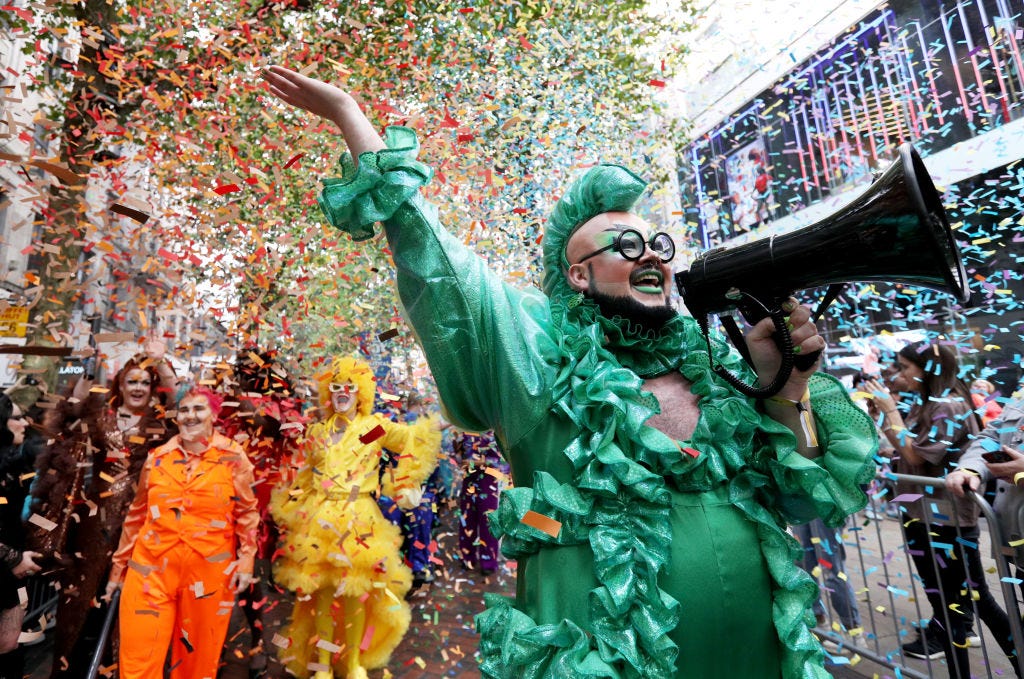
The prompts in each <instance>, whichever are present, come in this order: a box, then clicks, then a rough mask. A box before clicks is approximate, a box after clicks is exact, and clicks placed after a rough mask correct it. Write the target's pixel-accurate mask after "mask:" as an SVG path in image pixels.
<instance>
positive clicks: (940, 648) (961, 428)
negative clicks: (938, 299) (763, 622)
mask: <svg viewBox="0 0 1024 679" xmlns="http://www.w3.org/2000/svg"><path fill="white" fill-rule="evenodd" d="M897 362H898V364H899V373H898V374H897V375H896V376H895V378H894V379H893V387H894V388H895V389H897V390H898V391H899V392H901V393H902V394H903V395H905V396H906V399H905V401H906V404H905V406H904V407H905V408H906V413H905V414H904V413H903V412H901V410H900V408H899V407H898V406H897V403H896V401H895V399H894V398H893V396H892V395H891V394H890V393H889V390H888V389H887V388H886V387H885V386H883V385H882V384H881V383H879V382H878V381H876V380H868V381H867V382H866V383H865V386H866V389H867V391H868V393H869V394H871V395H872V397H873V399H874V401H875V404H874V405H875V407H877V408H878V409H879V410H880V411H881V413H882V415H883V419H882V421H883V424H882V431H883V433H884V434H885V436H886V438H888V439H889V442H890V443H892V445H893V447H894V448H895V452H894V460H895V465H894V469H895V471H896V472H897V473H899V474H910V475H915V476H933V477H935V478H942V477H943V476H945V475H946V473H947V471H948V470H949V469H950V468H952V467H953V466H955V465H956V464H957V463H959V462H960V461H961V455H962V454H963V451H964V450H966V449H967V447H968V445H969V444H970V443H971V440H972V438H973V437H974V436H975V435H976V434H977V433H978V432H979V431H980V429H981V427H980V421H979V418H978V416H977V414H976V413H975V412H974V410H973V404H972V402H971V392H970V390H969V389H968V387H967V385H966V384H964V382H963V381H962V380H961V379H960V378H959V377H957V372H958V365H957V359H956V353H955V352H954V350H953V349H951V348H950V347H949V346H947V344H945V343H943V342H940V341H938V340H932V341H923V342H915V343H913V344H909V345H907V346H905V347H903V348H902V349H900V351H899V353H898V354H897ZM1022 469H1024V465H1022ZM961 485H962V484H961ZM896 492H897V493H898V494H916V493H920V492H921V486H918V485H911V484H906V483H897V486H896ZM943 495H944V493H943ZM962 495H963V493H962V492H961V493H960V496H961V497H962ZM929 499H934V498H929ZM903 507H904V508H905V513H906V515H905V516H904V519H903V520H904V523H903V532H904V538H905V539H906V542H907V546H908V547H909V548H910V550H911V555H912V557H913V560H914V566H915V567H916V569H917V574H918V575H919V576H920V577H921V580H922V582H923V583H924V589H925V594H926V595H927V597H928V602H929V603H930V604H931V606H932V618H931V620H930V621H929V623H928V625H927V627H926V628H924V629H923V630H922V633H921V636H920V637H919V638H918V639H915V640H914V641H911V642H909V643H907V644H904V645H903V653H904V655H907V656H910V657H914V658H922V659H925V658H931V659H934V658H939V657H942V656H943V655H945V656H946V661H947V663H948V665H949V671H950V676H951V677H960V678H961V679H969V677H970V676H971V672H970V659H969V657H968V653H967V650H968V646H969V644H968V642H967V637H968V636H969V634H968V629H969V626H970V615H969V612H970V611H971V610H972V609H973V607H974V606H977V612H978V617H980V618H981V620H982V621H983V622H984V623H985V626H986V627H988V628H989V630H991V632H992V635H993V637H994V638H995V640H996V643H998V644H999V647H1000V648H1001V649H1002V650H1003V652H1004V653H1006V655H1007V658H1009V660H1010V662H1011V664H1012V665H1013V667H1014V669H1015V670H1016V671H1017V672H1018V676H1019V672H1020V670H1019V663H1018V660H1017V658H1016V657H1015V655H1014V648H1013V642H1012V640H1011V638H1010V623H1009V619H1008V618H1007V617H1006V612H1005V611H1003V609H1002V608H1001V607H1000V606H999V604H998V603H997V602H996V600H995V598H994V597H993V596H992V593H991V591H990V590H989V588H988V585H987V584H986V580H985V572H984V570H983V568H982V564H981V555H980V553H979V551H978V548H977V546H976V545H977V543H978V537H979V535H980V531H979V529H978V515H979V509H978V506H977V505H976V504H975V503H974V502H973V501H969V500H968V501H964V502H958V503H956V516H955V519H956V520H955V521H952V520H950V521H942V522H940V521H938V520H937V519H936V518H935V517H934V516H933V515H930V513H928V512H927V511H926V503H925V502H911V503H907V504H904V505H903ZM952 518H954V517H951V519H952ZM935 543H939V544H945V545H954V548H953V558H949V557H950V555H949V553H948V551H944V550H942V549H941V548H938V547H936V544H935ZM971 543H973V544H974V545H975V546H974V547H967V545H968V544H971ZM965 581H966V582H967V583H968V584H969V585H970V589H971V590H973V592H974V593H976V594H977V595H978V599H977V601H975V602H972V601H971V597H970V595H967V596H964V594H962V592H964V591H965V587H964V582H965ZM956 604H959V606H958V607H957V606H956Z"/></svg>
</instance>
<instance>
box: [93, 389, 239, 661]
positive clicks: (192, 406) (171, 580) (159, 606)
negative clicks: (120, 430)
mask: <svg viewBox="0 0 1024 679" xmlns="http://www.w3.org/2000/svg"><path fill="white" fill-rule="evenodd" d="M219 406H220V398H219V397H218V396H217V395H215V394H213V393H212V392H210V391H208V390H205V389H199V388H193V389H191V390H190V391H188V392H187V393H186V394H185V395H184V397H183V398H181V400H180V401H179V403H178V411H177V416H176V420H177V423H178V429H179V433H178V435H176V436H174V437H173V438H172V439H171V440H170V441H168V442H167V443H166V444H164V445H162V446H160V447H158V448H156V449H154V450H153V452H152V453H150V455H149V457H148V458H147V460H146V464H145V466H144V467H143V469H142V475H141V476H140V478H139V488H138V492H137V494H136V496H135V501H134V502H133V503H132V506H131V508H130V509H129V510H128V517H127V518H126V519H125V522H124V530H123V531H122V533H121V542H120V544H119V546H118V548H117V552H116V553H115V554H114V565H113V568H112V570H111V574H110V582H109V583H108V585H107V592H108V595H109V594H111V593H113V591H114V589H116V588H117V587H118V586H119V585H120V584H121V581H122V578H123V580H124V590H123V592H122V595H121V607H120V633H121V648H120V654H119V662H118V665H119V671H120V676H121V679H151V678H152V677H162V676H163V668H164V662H165V660H166V657H167V647H168V645H172V648H171V666H172V670H171V677H172V679H204V678H207V677H208V678H209V679H214V677H216V676H217V665H218V662H219V660H220V654H221V648H222V647H223V645H224V639H225V637H226V636H227V627H228V621H229V619H230V617H231V615H230V614H231V607H232V606H233V605H234V599H235V594H236V593H237V592H240V591H241V590H243V589H245V588H246V587H248V585H249V583H250V581H251V579H252V571H253V561H254V558H255V554H256V531H257V527H258V525H259V514H258V512H257V510H256V498H255V496H254V495H253V490H252V483H253V473H252V463H251V462H249V459H248V458H247V457H246V455H245V452H244V451H243V450H242V449H241V448H240V447H239V446H238V444H236V443H235V442H234V441H232V440H231V439H229V438H227V437H225V436H223V435H222V434H219V433H216V432H215V431H214V430H213V422H214V419H215V417H216V412H217V410H218V409H219Z"/></svg>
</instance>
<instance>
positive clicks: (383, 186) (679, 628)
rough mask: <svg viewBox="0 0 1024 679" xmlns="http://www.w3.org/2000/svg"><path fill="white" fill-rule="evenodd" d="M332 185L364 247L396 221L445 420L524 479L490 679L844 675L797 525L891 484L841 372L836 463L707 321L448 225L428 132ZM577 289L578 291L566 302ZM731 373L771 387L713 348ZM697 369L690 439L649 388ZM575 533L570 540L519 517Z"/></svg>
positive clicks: (823, 390) (484, 661) (821, 426)
mask: <svg viewBox="0 0 1024 679" xmlns="http://www.w3.org/2000/svg"><path fill="white" fill-rule="evenodd" d="M385 141H386V143H387V146H388V149H387V150H383V151H380V152H378V153H366V154H363V155H362V156H361V157H360V159H359V167H358V171H356V170H355V169H354V168H353V165H352V162H351V159H350V158H343V160H342V177H341V178H339V179H328V180H325V181H324V185H325V186H324V190H323V192H322V195H321V197H320V203H321V207H322V208H323V210H324V213H325V214H326V215H327V216H328V218H329V220H330V221H331V223H332V224H334V225H335V226H337V227H340V228H342V229H344V230H345V231H347V232H348V233H349V234H351V235H352V237H353V238H355V239H364V238H369V237H371V236H372V235H373V224H374V223H375V222H383V223H384V226H385V230H386V233H387V238H388V242H389V243H390V246H391V248H392V251H393V253H394V261H395V265H396V267H397V277H398V288H399V293H400V296H401V299H402V303H403V306H404V307H405V313H406V317H407V318H408V320H409V321H410V323H411V324H412V326H413V328H414V330H415V333H416V335H417V337H418V339H419V341H420V343H421V345H422V347H423V350H424V352H425V354H426V357H427V360H428V362H429V364H430V368H431V370H432V372H433V375H434V379H435V380H436V382H437V386H438V389H439V391H440V395H441V399H442V401H443V404H444V408H445V412H446V416H447V417H448V418H449V419H450V421H452V422H453V423H455V424H456V425H458V426H460V427H463V428H466V429H469V430H473V431H483V430H487V429H493V430H494V432H495V435H496V438H497V440H498V442H499V444H500V446H501V449H502V451H503V453H504V455H505V457H506V459H507V460H508V461H509V463H510V465H511V468H512V477H513V481H514V484H515V487H514V488H512V489H509V490H506V491H505V492H504V493H503V494H502V498H501V502H500V506H499V508H498V510H497V511H496V512H494V514H493V515H492V517H491V523H492V527H493V529H494V530H495V533H496V534H497V535H499V536H501V538H502V552H503V553H504V554H505V555H506V556H507V557H508V558H510V559H516V560H517V561H518V579H517V591H516V597H515V599H514V600H513V599H508V598H506V597H501V596H497V595H494V596H488V598H487V606H488V607H487V610H486V611H485V612H483V613H481V614H480V615H479V616H477V620H476V622H477V628H478V630H479V632H480V635H481V640H480V668H481V672H482V673H483V675H484V676H487V677H508V678H510V679H511V678H515V679H520V678H525V677H557V678H559V679H562V678H574V677H615V678H619V677H622V678H625V677H652V678H659V677H664V678H667V677H687V678H705V677H707V678H710V677H722V678H725V677H728V678H729V679H736V678H741V677H751V678H754V677H756V678H757V679H764V678H767V677H785V678H786V679H790V678H796V677H821V678H825V677H828V676H829V675H828V673H827V672H826V671H825V670H824V668H823V665H822V659H823V658H822V651H821V647H820V645H819V644H818V642H817V640H816V639H815V638H814V636H813V635H811V634H810V632H809V629H808V623H809V622H811V621H813V616H811V615H810V613H809V609H810V606H811V603H812V602H813V601H814V599H815V598H816V597H817V596H818V591H817V586H816V584H815V583H814V581H813V580H812V579H811V578H810V577H809V576H808V575H807V574H806V573H805V572H804V571H803V570H801V569H800V568H799V567H797V566H796V561H797V558H798V556H799V551H798V548H797V545H796V543H795V541H794V540H793V539H792V538H791V537H790V536H789V535H788V534H787V533H786V530H785V527H786V526H787V525H788V524H791V523H802V522H805V521H808V520H810V519H812V518H814V517H819V516H820V517H822V518H823V519H824V520H825V521H826V522H827V523H829V524H830V525H833V526H835V525H839V524H840V523H841V522H842V521H843V520H844V518H845V517H846V516H847V515H849V514H850V513H852V512H854V511H856V510H858V509H860V508H861V507H863V506H864V504H865V502H866V498H865V496H864V494H863V492H862V491H861V490H860V488H859V485H860V484H865V483H867V482H868V481H869V480H870V479H871V477H872V475H873V473H874V463H873V461H872V456H873V454H874V452H875V450H876V448H877V439H876V436H875V428H874V426H873V425H872V422H871V421H870V419H869V418H868V417H867V415H865V414H864V413H863V411H861V410H860V409H859V408H857V407H856V406H855V405H853V403H852V402H851V401H850V400H849V398H848V397H847V394H846V391H845V389H844V388H843V387H842V385H841V384H840V383H839V382H838V381H836V380H835V379H833V378H831V377H829V376H827V375H823V374H818V375H815V376H814V378H813V379H812V381H811V386H810V390H811V400H812V404H813V408H814V415H815V418H816V420H817V424H818V431H819V439H820V442H821V445H822V450H823V453H824V454H823V455H822V457H820V458H819V459H817V460H813V461H812V460H808V459H806V458H804V457H802V456H801V455H799V454H798V453H797V452H796V450H795V439H794V437H793V434H792V433H791V432H790V431H789V430H788V429H786V428H785V427H783V426H781V425H779V424H778V423H776V422H775V421H774V420H772V419H770V418H768V417H767V416H765V415H763V414H762V413H761V411H760V410H759V409H758V408H757V404H756V402H755V401H753V400H751V399H748V398H747V397H745V396H743V395H741V394H738V393H737V392H736V391H735V390H733V389H732V388H731V387H729V386H728V385H727V384H726V383H724V382H723V381H721V380H720V379H718V378H717V377H716V376H715V375H714V374H713V373H712V372H711V370H710V369H709V360H708V353H707V346H706V343H705V341H704V338H703V336H702V335H701V334H700V331H699V329H698V327H697V324H696V322H695V321H693V320H692V319H690V318H687V317H682V316H680V317H679V318H677V319H675V320H673V321H671V322H670V324H669V326H667V327H666V329H665V330H663V331H662V332H661V333H658V334H644V333H641V332H638V331H637V330H636V329H635V328H632V327H630V326H629V323H628V322H626V321H624V320H622V319H611V320H610V319H606V318H604V317H602V316H601V315H600V314H599V313H598V312H597V308H596V307H595V306H594V305H592V304H591V303H589V302H587V301H584V302H582V303H579V301H578V300H577V299H570V298H569V297H568V296H564V295H555V296H554V297H552V298H548V297H546V296H544V295H543V294H541V293H540V292H539V291H537V290H534V289H519V288H515V287H512V286H510V285H508V284H506V283H504V282H502V281H501V280H499V279H498V278H497V277H495V276H494V275H493V274H492V273H491V272H490V271H489V270H488V268H487V266H486V264H485V263H484V262H483V261H482V260H481V259H479V258H478V257H477V256H476V255H475V254H474V253H472V252H471V251H470V250H468V249H467V248H466V247H464V246H463V245H462V243H461V242H460V241H459V240H458V239H456V238H454V237H452V236H451V235H449V234H448V233H446V232H445V231H444V230H443V229H442V228H441V226H440V224H439V222H438V218H437V213H436V210H435V209H434V208H433V206H431V205H430V204H429V203H427V202H426V201H425V200H423V198H422V197H421V195H420V192H419V187H420V186H422V185H423V184H425V183H426V182H428V181H429V180H430V178H431V176H432V171H431V170H430V168H429V167H427V166H426V165H424V164H423V163H421V162H419V161H417V160H416V154H417V152H418V150H419V146H418V143H417V140H416V137H415V134H414V133H413V132H412V130H409V129H405V128H396V127H392V128H388V130H387V132H386V135H385ZM563 297H564V298H563ZM712 350H713V351H714V352H715V357H716V360H717V361H718V362H720V363H722V364H724V365H725V366H726V367H728V368H730V369H731V370H733V371H734V372H739V373H741V374H745V375H746V376H747V378H748V381H749V379H752V375H750V373H749V370H747V369H746V368H745V365H744V364H743V362H742V360H741V359H739V358H738V356H737V355H736V354H735V352H733V351H731V350H730V348H729V347H728V345H727V344H725V343H724V342H723V341H722V340H721V339H720V338H717V337H716V338H714V340H713V344H712ZM672 370H677V371H679V372H681V373H682V374H683V375H684V376H685V377H686V378H687V379H688V380H689V381H690V383H691V385H692V389H693V392H694V393H695V394H696V395H698V397H699V406H700V418H699V421H698V423H697V428H696V431H695V432H694V434H693V437H692V439H691V440H690V441H688V442H676V441H673V440H671V439H669V438H668V437H667V436H665V435H664V434H662V433H661V432H659V431H657V430H655V429H653V428H651V427H647V426H645V424H644V422H645V421H646V420H647V419H648V418H649V417H651V416H652V415H653V414H655V413H657V412H659V406H658V402H657V399H655V398H654V397H653V396H652V395H651V394H649V393H646V392H644V391H643V381H644V379H646V378H652V377H655V376H658V375H663V374H666V373H667V372H669V371H672ZM528 511H533V512H536V513H538V514H541V515H543V516H545V517H548V518H550V519H554V520H555V521H557V522H559V523H560V524H561V528H560V530H559V531H558V534H557V537H553V536H551V535H549V534H548V533H545V532H543V531H541V530H538V529H536V528H533V527H531V526H530V525H527V524H526V523H523V522H522V518H523V516H524V515H525V514H526V512H528Z"/></svg>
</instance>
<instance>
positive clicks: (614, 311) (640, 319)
mask: <svg viewBox="0 0 1024 679" xmlns="http://www.w3.org/2000/svg"><path fill="white" fill-rule="evenodd" d="M587 299H589V300H591V301H592V302H594V304H596V305H597V307H598V308H599V309H600V310H601V315H602V316H604V317H605V318H615V317H616V316H619V317H621V318H625V319H626V320H628V321H630V322H631V323H633V324H634V325H638V326H640V327H641V328H642V329H644V330H651V331H654V332H660V331H661V329H662V328H664V327H665V324H666V323H668V322H669V321H671V320H672V319H673V318H675V317H676V316H677V315H678V312H676V310H675V309H674V308H673V307H672V306H671V305H670V304H669V303H668V302H667V301H666V302H665V304H664V305H663V306H647V305H646V304H641V303H640V302H638V301H637V300H635V299H633V298H632V297H630V296H628V295H623V296H621V297H617V296H615V295H606V294H604V293H603V292H598V291H597V290H596V289H595V288H594V284H593V280H591V284H590V287H589V288H588V290H587Z"/></svg>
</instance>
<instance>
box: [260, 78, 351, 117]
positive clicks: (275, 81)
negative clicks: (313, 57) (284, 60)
mask: <svg viewBox="0 0 1024 679" xmlns="http://www.w3.org/2000/svg"><path fill="white" fill-rule="evenodd" d="M262 75H263V79H264V80H265V81H266V83H267V89H269V90H270V93H271V94H273V95H274V96H275V97H277V98H278V99H280V100H281V101H283V102H285V103H286V104H290V105H292V106H295V107H297V108H301V109H303V110H304V111H309V112H310V113H312V114H313V115H317V116H320V117H321V118H324V119H326V120H330V121H332V122H335V123H337V124H338V125H339V127H340V126H341V123H340V121H339V117H340V116H341V115H343V113H344V110H345V108H346V107H349V106H355V107H358V105H357V103H356V100H355V99H354V98H353V97H352V95H350V94H349V93H348V92H346V91H344V90H342V89H340V88H338V87H335V86H334V85H330V84H328V83H325V82H322V81H320V80H314V79H313V78H308V77H306V76H304V75H302V74H301V73H297V72H296V71H293V70H291V69H288V68H285V67H283V66H270V67H268V68H266V69H264V70H263V73H262Z"/></svg>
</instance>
